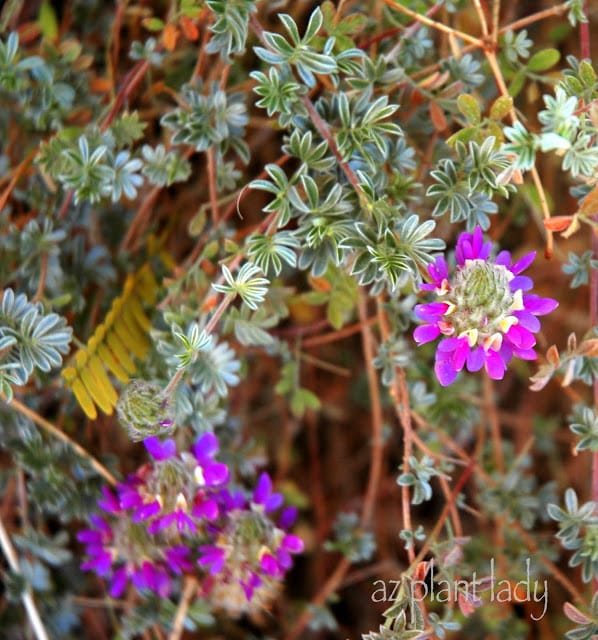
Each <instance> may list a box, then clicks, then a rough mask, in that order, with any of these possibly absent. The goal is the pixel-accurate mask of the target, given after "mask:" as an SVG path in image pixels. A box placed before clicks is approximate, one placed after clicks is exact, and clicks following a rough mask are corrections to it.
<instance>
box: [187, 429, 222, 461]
mask: <svg viewBox="0 0 598 640" xmlns="http://www.w3.org/2000/svg"><path fill="white" fill-rule="evenodd" d="M217 452H218V438H216V436H215V435H214V434H213V433H211V432H209V431H208V432H207V433H204V434H203V435H202V436H201V437H200V438H199V440H198V441H197V442H196V443H195V446H194V447H193V453H195V457H196V458H197V459H198V460H199V459H201V458H204V457H208V458H211V457H213V456H214V454H215V453H217Z"/></svg>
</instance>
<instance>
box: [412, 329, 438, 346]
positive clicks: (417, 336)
mask: <svg viewBox="0 0 598 640" xmlns="http://www.w3.org/2000/svg"><path fill="white" fill-rule="evenodd" d="M439 335H440V328H439V327H438V326H437V325H435V324H424V325H421V326H420V327H417V329H416V330H415V331H414V332H413V338H414V340H415V341H416V342H417V343H418V344H426V342H432V340H436V338H437V337H438V336H439Z"/></svg>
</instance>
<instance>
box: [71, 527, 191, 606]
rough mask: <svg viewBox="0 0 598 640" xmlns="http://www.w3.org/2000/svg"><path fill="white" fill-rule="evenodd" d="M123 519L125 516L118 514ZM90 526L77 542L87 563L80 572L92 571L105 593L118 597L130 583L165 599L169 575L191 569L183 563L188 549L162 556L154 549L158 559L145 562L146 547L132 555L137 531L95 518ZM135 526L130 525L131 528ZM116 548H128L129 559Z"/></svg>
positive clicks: (80, 533)
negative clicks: (103, 583)
mask: <svg viewBox="0 0 598 640" xmlns="http://www.w3.org/2000/svg"><path fill="white" fill-rule="evenodd" d="M120 517H121V518H122V517H126V515H125V516H123V515H121V516H120ZM90 521H91V524H92V527H91V528H89V529H83V530H82V531H79V533H78V534H77V539H78V540H79V542H82V543H83V544H84V545H85V554H86V556H87V560H86V561H85V562H83V563H82V564H81V569H82V570H83V571H95V573H97V574H98V575H99V576H101V577H103V578H105V579H106V580H107V581H108V582H109V585H110V586H109V589H108V592H109V593H110V595H111V596H112V597H113V598H118V597H119V596H121V595H122V593H123V592H124V590H125V589H126V586H127V583H128V582H129V581H130V582H132V583H133V584H134V585H135V586H136V587H138V588H140V589H151V590H152V591H155V592H156V593H157V594H158V595H160V596H163V597H166V596H168V595H169V593H170V590H171V583H172V579H171V575H170V573H169V570H170V572H172V573H175V574H180V573H181V572H182V571H183V570H186V569H188V568H191V565H190V564H189V563H188V562H187V561H186V555H187V554H188V552H189V550H188V549H181V548H178V547H173V548H172V549H169V550H166V552H165V553H164V555H162V554H161V553H160V551H159V550H156V553H157V557H156V558H153V559H148V558H146V557H144V556H145V547H143V548H142V549H140V550H139V553H136V552H135V543H136V542H137V541H138V540H139V534H140V533H141V532H140V531H139V530H138V529H136V530H131V529H130V528H127V527H114V528H113V527H112V526H111V525H110V523H109V522H108V521H107V520H106V519H104V518H102V517H100V516H97V515H93V516H91V517H90ZM134 526H135V525H133V527H134ZM117 549H127V553H128V554H130V557H121V556H120V555H119V551H117Z"/></svg>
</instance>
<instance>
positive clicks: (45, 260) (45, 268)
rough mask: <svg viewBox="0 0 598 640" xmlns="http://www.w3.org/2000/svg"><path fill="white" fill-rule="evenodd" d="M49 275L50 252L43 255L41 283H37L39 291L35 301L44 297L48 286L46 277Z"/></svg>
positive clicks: (36, 293)
mask: <svg viewBox="0 0 598 640" xmlns="http://www.w3.org/2000/svg"><path fill="white" fill-rule="evenodd" d="M47 276H48V254H47V253H44V254H43V255H42V264H41V268H40V272H39V284H38V285H37V291H36V292H35V296H34V297H33V301H34V302H37V301H39V300H41V299H42V297H43V295H44V289H45V288H46V278H47Z"/></svg>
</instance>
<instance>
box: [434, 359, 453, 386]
mask: <svg viewBox="0 0 598 640" xmlns="http://www.w3.org/2000/svg"><path fill="white" fill-rule="evenodd" d="M434 373H436V377H437V378H438V382H440V384H441V385H442V386H443V387H448V385H449V384H452V383H453V382H454V381H455V378H456V377H457V370H456V369H455V365H454V364H453V362H452V360H436V363H435V364H434Z"/></svg>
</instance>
